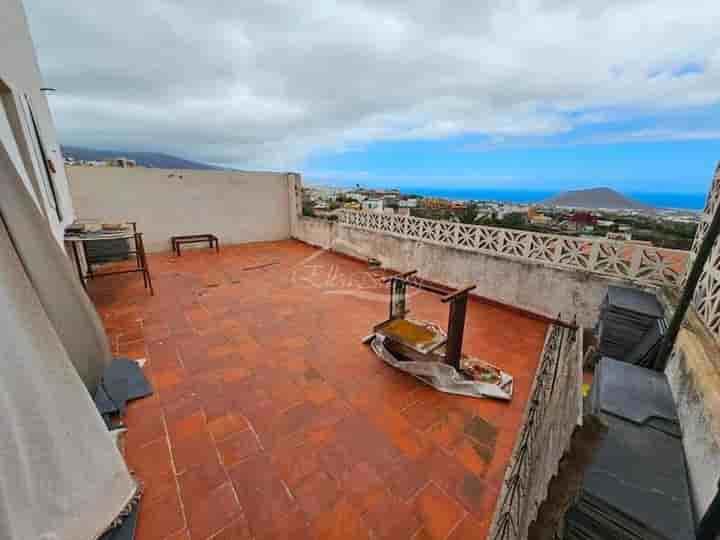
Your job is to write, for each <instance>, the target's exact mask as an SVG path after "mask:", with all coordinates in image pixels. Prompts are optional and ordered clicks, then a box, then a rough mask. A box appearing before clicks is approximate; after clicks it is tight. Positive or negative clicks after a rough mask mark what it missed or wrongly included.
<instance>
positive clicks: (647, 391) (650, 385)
mask: <svg viewBox="0 0 720 540" xmlns="http://www.w3.org/2000/svg"><path fill="white" fill-rule="evenodd" d="M589 401H590V406H591V407H592V409H593V410H594V412H595V413H596V414H598V415H600V416H601V417H602V418H603V420H604V421H605V422H606V423H607V425H608V432H607V434H606V436H605V438H604V439H603V441H602V443H601V444H600V447H599V448H598V450H597V452H596V454H595V456H594V459H593V462H592V464H591V465H590V466H589V467H588V469H587V470H586V471H585V476H584V479H583V485H582V489H581V494H580V497H579V499H578V501H577V502H576V503H575V504H574V505H573V506H572V508H571V509H570V510H569V511H568V513H567V515H566V526H565V539H566V540H641V539H642V540H690V539H692V538H694V534H693V531H694V521H693V514H692V509H691V503H690V491H689V486H688V480H687V470H686V465H685V456H684V453H683V447H682V440H681V437H680V428H679V424H678V419H677V415H676V411H675V405H674V402H673V399H672V395H671V393H670V388H669V386H668V384H667V381H666V379H665V376H664V374H662V373H657V372H655V371H651V370H648V369H644V368H641V367H637V366H633V365H630V364H627V363H624V362H618V361H617V360H613V359H610V358H603V359H602V360H601V361H600V362H599V363H598V365H597V367H596V369H595V379H594V381H593V392H592V393H591V395H590V396H589Z"/></svg>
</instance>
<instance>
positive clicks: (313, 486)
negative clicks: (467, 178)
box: [90, 241, 546, 540]
mask: <svg viewBox="0 0 720 540" xmlns="http://www.w3.org/2000/svg"><path fill="white" fill-rule="evenodd" d="M184 253H185V254H184V255H183V256H182V257H181V258H174V257H172V256H170V255H169V254H157V255H152V256H151V257H150V265H151V268H152V270H153V279H154V282H155V287H156V295H155V296H154V297H150V296H149V295H148V294H147V293H146V292H145V291H144V289H143V285H142V280H141V279H138V277H137V276H132V275H127V276H114V277H110V278H103V279H98V280H95V281H94V282H92V283H91V284H90V293H91V296H92V298H93V299H94V301H95V303H96V305H97V307H98V310H99V312H100V313H101V316H102V318H103V321H104V323H105V326H106V328H107V333H108V336H109V337H110V340H111V342H112V346H113V348H114V351H115V353H116V354H119V355H124V356H130V357H136V358H140V357H145V358H147V359H148V360H147V363H146V365H145V368H144V369H145V372H146V374H147V376H148V377H149V379H150V380H151V382H152V383H153V385H154V388H155V390H156V392H155V394H154V395H153V396H151V397H149V398H146V399H143V400H139V401H136V402H134V403H132V404H131V405H130V407H129V410H128V414H127V417H126V422H127V424H128V426H129V433H128V440H127V460H128V462H129V464H130V467H131V468H132V469H133V470H134V471H135V472H136V473H137V475H138V476H139V477H140V478H141V479H142V481H143V482H144V483H145V486H146V494H145V496H144V498H143V500H142V503H141V512H140V523H139V529H138V539H139V540H169V539H173V540H179V539H184V540H187V539H191V540H205V539H208V538H215V539H223V540H234V539H245V538H256V539H258V540H265V539H276V538H280V539H281V538H288V539H290V538H292V539H302V538H313V539H342V540H347V539H369V538H378V539H381V538H392V539H402V538H415V539H425V538H434V539H444V538H450V539H452V540H460V539H466V538H468V539H470V538H472V539H475V540H476V539H478V538H483V537H485V535H486V532H487V528H488V526H489V523H490V519H491V518H492V513H493V510H494V507H495V503H496V499H497V495H498V491H499V489H500V486H501V482H502V478H503V475H504V471H505V468H506V466H507V463H508V458H509V455H510V451H511V448H512V446H513V443H514V439H515V436H516V433H517V432H518V428H519V423H520V421H521V417H522V413H523V409H524V407H525V403H526V399H527V396H528V393H529V388H530V384H531V381H532V378H533V376H534V372H535V369H536V367H537V362H538V357H539V354H540V351H541V349H542V345H543V339H544V335H545V331H546V324H545V323H543V322H540V321H537V320H532V319H530V318H526V317H524V316H523V315H522V314H519V313H517V312H514V311H511V310H508V309H504V308H500V307H496V306H490V305H486V304H482V303H481V302H479V301H475V300H472V301H471V302H470V304H469V310H468V320H467V326H466V339H465V351H466V352H467V353H470V354H473V355H476V356H480V357H482V358H485V359H487V360H489V361H491V362H494V363H496V364H498V365H500V366H502V367H503V368H504V369H505V370H507V371H508V372H510V373H512V374H513V375H514V376H515V381H516V385H515V397H514V398H513V400H512V402H511V403H501V402H497V401H491V400H478V399H471V398H462V397H455V396H448V395H445V394H440V393H437V392H435V391H433V390H431V389H430V388H428V387H426V386H424V385H423V384H421V383H419V382H418V381H416V380H415V379H413V378H411V377H409V376H407V375H404V374H401V373H398V372H395V371H394V370H392V369H391V368H389V367H387V366H386V365H384V364H383V363H382V362H381V361H380V360H378V359H377V358H376V357H375V355H374V354H373V353H372V352H371V351H370V349H369V348H368V347H367V346H365V345H362V344H361V343H360V340H361V338H362V337H363V336H365V335H366V334H368V333H369V331H370V329H371V327H372V326H373V324H375V323H378V322H380V321H381V320H383V318H384V317H385V316H386V314H387V309H388V307H387V302H388V297H387V290H386V288H385V287H384V286H381V285H379V284H378V283H377V281H376V280H375V279H374V278H373V276H372V274H371V273H370V272H369V271H368V268H367V266H366V265H364V264H362V263H360V262H357V261H354V260H350V259H347V258H344V257H340V256H337V255H334V254H330V253H326V252H321V251H319V250H316V249H314V248H311V247H309V246H306V245H304V244H301V243H299V242H294V241H284V242H272V243H260V244H250V245H245V246H237V247H224V248H223V250H222V252H221V254H220V255H215V254H214V253H211V252H209V251H205V250H203V251H193V250H187V251H186V252H184ZM410 309H411V310H412V312H413V314H414V316H415V317H417V318H422V319H428V320H434V321H437V322H439V323H442V324H443V325H444V324H445V322H446V320H447V306H446V305H444V304H441V303H440V302H439V300H438V297H437V296H434V295H431V294H428V293H420V294H418V295H415V296H413V297H412V298H411V299H410Z"/></svg>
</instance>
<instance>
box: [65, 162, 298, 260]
mask: <svg viewBox="0 0 720 540" xmlns="http://www.w3.org/2000/svg"><path fill="white" fill-rule="evenodd" d="M67 171H68V177H69V179H70V189H71V192H72V197H73V203H74V205H75V210H76V214H77V216H78V218H79V219H97V220H101V221H103V222H119V221H135V222H137V226H138V230H139V231H141V232H142V233H143V235H144V240H145V246H146V249H147V250H148V251H168V250H169V249H170V244H169V241H170V237H171V236H175V235H183V234H206V233H208V234H215V235H217V236H218V238H219V239H220V244H221V246H222V245H223V244H241V243H246V242H259V241H272V240H282V239H286V238H289V237H290V228H291V212H290V205H291V198H290V197H288V190H289V185H290V184H292V183H293V182H294V177H295V176H296V175H292V174H287V173H270V172H239V171H237V172H236V171H198V170H166V169H150V168H144V167H136V168H128V169H125V168H119V167H68V168H67Z"/></svg>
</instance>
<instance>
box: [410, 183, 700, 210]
mask: <svg viewBox="0 0 720 540" xmlns="http://www.w3.org/2000/svg"><path fill="white" fill-rule="evenodd" d="M402 192H403V193H414V194H417V195H423V196H424V197H442V198H445V199H451V200H456V201H469V200H483V201H503V202H514V203H535V202H540V201H543V200H545V199H549V198H550V197H552V196H554V195H557V194H558V193H559V192H558V191H557V190H556V191H526V190H509V189H508V190H493V189H453V188H441V187H437V188H436V187H415V188H413V187H406V186H403V187H402ZM625 195H626V196H628V197H631V198H633V199H637V200H638V201H640V202H643V203H645V204H649V205H651V206H655V207H657V208H675V209H678V210H702V209H703V208H704V207H705V194H704V193H625Z"/></svg>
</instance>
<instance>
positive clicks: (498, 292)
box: [293, 215, 684, 327]
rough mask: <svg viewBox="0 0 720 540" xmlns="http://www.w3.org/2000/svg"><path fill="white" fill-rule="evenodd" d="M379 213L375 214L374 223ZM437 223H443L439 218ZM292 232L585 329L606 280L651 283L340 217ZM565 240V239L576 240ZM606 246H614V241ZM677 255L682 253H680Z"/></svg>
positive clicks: (302, 222)
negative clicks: (468, 287)
mask: <svg viewBox="0 0 720 540" xmlns="http://www.w3.org/2000/svg"><path fill="white" fill-rule="evenodd" d="M382 217H383V216H381V215H378V218H379V220H378V223H379V222H380V219H382ZM389 217H391V218H393V217H402V216H389ZM341 219H342V218H341ZM413 219H415V218H413ZM422 221H423V222H424V221H426V220H422ZM438 223H440V226H443V223H444V222H438ZM451 225H457V224H451ZM483 229H484V228H483ZM491 230H492V231H498V230H500V231H502V230H501V229H491ZM507 233H508V234H513V233H522V231H507ZM498 234H499V233H498ZM503 234H505V231H503ZM293 236H294V237H295V238H297V239H299V240H302V241H304V242H307V243H309V244H312V245H315V246H318V247H322V248H325V249H331V250H333V251H337V252H339V253H344V254H346V255H351V256H353V257H358V258H363V259H370V258H374V259H378V260H379V261H380V262H381V264H382V265H383V266H384V267H386V268H391V269H393V270H398V271H404V270H411V269H417V270H418V272H419V275H420V276H421V277H422V278H424V279H428V280H430V281H435V282H438V283H443V284H446V285H450V286H462V285H466V284H469V283H473V284H475V285H477V289H476V290H475V291H474V292H475V293H477V294H478V295H479V296H481V297H484V298H488V299H490V300H493V301H496V302H500V303H503V304H507V305H512V306H515V307H518V308H522V309H524V310H527V311H530V312H533V313H537V314H539V315H544V316H546V317H552V318H554V317H557V316H558V315H561V317H562V318H563V319H564V320H566V321H567V320H572V319H573V318H577V322H578V324H580V325H582V326H585V327H592V326H594V325H595V323H596V322H597V319H598V315H599V312H600V305H601V304H602V301H603V298H604V297H605V293H606V292H607V287H608V285H609V284H619V285H631V286H637V285H641V286H643V287H646V288H650V289H653V288H654V287H655V286H654V285H652V283H651V282H642V281H639V280H636V279H631V278H630V277H628V276H625V277H620V276H615V277H613V276H611V275H608V274H606V273H602V272H595V271H592V270H589V269H584V270H583V269H575V268H572V267H570V266H563V265H562V264H553V263H551V262H546V261H542V260H537V259H535V258H532V257H523V256H517V255H516V256H512V255H508V254H507V253H504V252H503V251H502V250H495V251H492V250H489V249H488V250H479V249H469V248H467V247H460V246H457V245H452V244H450V243H442V242H438V241H426V240H421V239H416V238H412V237H409V236H407V235H399V234H390V233H387V232H385V231H383V230H377V229H376V228H371V227H362V228H361V227H356V226H349V225H347V224H346V223H343V222H342V221H335V222H333V221H328V220H324V219H317V218H308V217H300V218H298V219H297V220H296V224H295V227H294V230H293ZM566 238H567V241H574V240H579V239H575V238H572V237H566ZM609 244H610V245H611V246H614V245H615V243H614V242H609ZM583 245H585V244H583ZM591 249H592V248H591ZM679 255H680V257H684V252H680V253H679ZM673 279H674V278H673Z"/></svg>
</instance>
